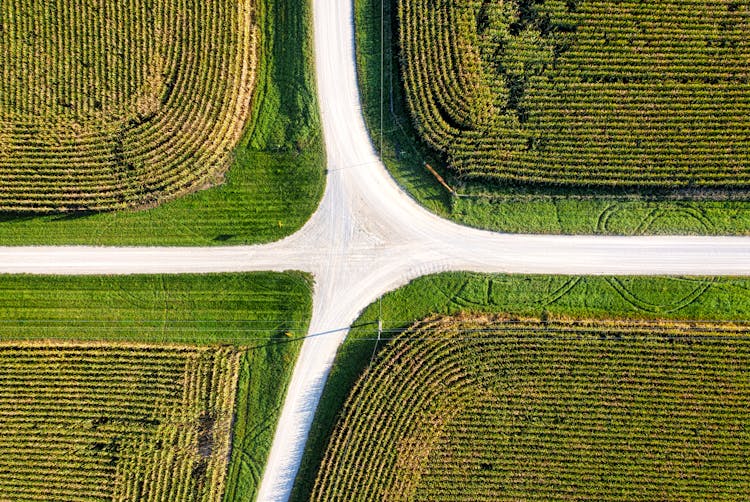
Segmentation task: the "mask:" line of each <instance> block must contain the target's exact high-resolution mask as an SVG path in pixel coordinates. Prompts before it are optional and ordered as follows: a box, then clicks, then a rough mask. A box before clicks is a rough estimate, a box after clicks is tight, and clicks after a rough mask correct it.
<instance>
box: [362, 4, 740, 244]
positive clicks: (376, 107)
mask: <svg viewBox="0 0 750 502" xmlns="http://www.w3.org/2000/svg"><path fill="white" fill-rule="evenodd" d="M381 6H382V13H383V16H382V19H383V24H382V26H381ZM354 17H355V27H356V34H355V37H356V46H357V70H358V78H359V85H360V93H361V100H362V110H363V113H364V116H365V122H366V123H367V127H368V130H369V131H370V135H371V137H372V139H373V144H374V145H375V146H376V148H377V149H378V150H380V154H381V157H382V159H383V162H384V163H385V165H386V167H387V168H388V170H389V171H390V173H391V175H392V176H393V177H394V178H395V179H396V181H397V182H398V183H399V184H400V185H401V186H402V187H403V188H404V189H405V190H406V191H407V192H409V193H410V194H411V195H412V197H414V198H415V199H416V200H417V201H418V202H419V203H420V204H422V205H423V206H425V207H426V208H428V209H429V210H431V211H433V212H434V213H436V214H438V215H439V216H442V217H444V218H449V219H451V220H454V221H456V222H458V223H463V224H466V225H470V226H473V227H478V228H485V229H490V230H497V231H502V232H512V233H542V234H613V235H642V234H665V235H666V234H696V235H727V234H730V235H748V234H750V202H746V201H743V200H731V199H732V198H739V199H741V198H745V199H746V198H747V194H739V193H738V194H734V195H730V194H722V193H713V192H709V191H707V192H705V193H703V194H691V195H690V197H691V198H687V197H686V194H681V193H673V192H659V191H653V190H652V191H622V192H614V191H609V192H608V191H602V190H593V189H588V190H584V189H581V188H576V189H566V188H560V187H540V186H533V185H508V184H505V185H500V184H492V183H479V182H466V181H461V180H458V179H457V178H456V177H455V176H453V174H452V173H451V172H448V171H447V170H446V169H445V166H444V165H443V163H442V161H441V159H440V158H439V157H438V156H436V155H435V154H434V152H432V151H430V150H429V149H428V148H427V147H426V146H425V145H424V143H422V142H421V141H420V140H419V136H418V134H417V133H416V131H415V130H414V128H413V127H412V122H411V118H410V117H409V113H408V110H407V108H406V105H405V101H404V95H403V88H402V85H401V82H400V76H399V59H398V58H399V55H398V47H397V43H398V37H397V32H396V26H395V17H396V1H395V0H382V3H381V0H355V1H354ZM381 33H382V34H383V35H384V36H382V37H381ZM381 43H382V47H383V49H384V50H383V51H382V54H383V58H382V59H381ZM381 63H382V64H381ZM381 70H382V75H381ZM381 79H382V80H381ZM381 81H382V86H381ZM381 89H382V91H383V92H382V93H381ZM381 111H382V114H381ZM381 117H382V124H381ZM381 131H382V134H381ZM425 162H427V163H429V164H430V165H431V166H433V167H434V168H435V169H436V170H437V171H438V173H439V174H440V175H441V176H443V177H444V178H445V179H446V180H447V181H448V183H449V184H450V185H451V186H452V187H453V188H454V189H456V190H457V191H458V192H459V193H461V194H463V196H462V197H455V196H451V195H450V194H449V193H448V192H447V190H445V189H444V188H443V187H442V186H441V185H440V184H439V183H438V182H437V180H436V179H435V178H434V177H433V176H432V175H431V174H430V173H429V172H428V171H427V170H426V169H425V168H424V163H425ZM723 199H727V200H723Z"/></svg>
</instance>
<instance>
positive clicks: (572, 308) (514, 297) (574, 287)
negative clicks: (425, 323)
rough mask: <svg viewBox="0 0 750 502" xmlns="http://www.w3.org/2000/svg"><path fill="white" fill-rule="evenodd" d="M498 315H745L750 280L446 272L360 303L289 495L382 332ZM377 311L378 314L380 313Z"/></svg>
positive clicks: (316, 455)
mask: <svg viewBox="0 0 750 502" xmlns="http://www.w3.org/2000/svg"><path fill="white" fill-rule="evenodd" d="M459 312H469V313H504V314H508V315H510V316H511V317H512V316H518V317H533V318H538V319H542V320H545V319H555V318H557V319H565V318H579V317H585V318H589V319H614V320H616V319H628V320H640V319H652V320H656V319H659V320H682V321H690V320H703V321H744V320H747V319H750V280H748V279H743V278H707V277H598V276H583V277H577V276H551V275H534V276H532V275H506V274H477V273H462V272H449V273H442V274H437V275H432V276H426V277H422V278H419V279H416V280H414V281H412V282H411V283H409V284H408V285H406V286H404V287H402V288H400V289H397V290H395V291H392V292H390V293H387V294H386V295H384V296H383V297H382V300H381V301H376V302H374V303H372V304H371V305H369V306H368V307H367V308H365V309H364V310H363V311H362V313H361V314H360V316H359V318H358V319H357V320H356V321H355V322H354V324H353V325H352V329H351V331H350V332H349V335H348V336H347V338H346V340H345V341H344V343H343V344H342V345H341V347H340V348H339V351H338V353H337V355H336V359H335V361H334V364H333V367H332V368H331V372H330V374H329V376H328V380H327V381H326V384H325V387H324V390H323V394H322V396H321V399H320V402H319V404H318V408H317V411H316V414H315V419H314V421H313V424H312V427H311V429H310V434H309V436H308V439H307V443H306V446H305V453H304V456H303V459H302V463H301V465H300V470H299V473H298V475H297V479H296V481H295V485H294V490H293V492H292V497H291V500H292V501H293V502H302V501H306V500H308V499H309V497H310V494H311V492H312V489H313V485H314V483H315V477H316V475H317V471H318V468H319V466H320V462H321V461H322V459H323V455H324V453H325V448H326V445H327V442H328V439H329V438H330V436H331V433H332V431H333V428H334V426H335V423H336V420H337V419H338V416H339V412H340V410H341V408H342V406H343V403H344V401H345V400H346V398H347V396H348V394H349V392H350V391H351V389H352V387H353V386H354V384H355V382H356V381H357V379H358V378H359V376H360V375H361V374H362V372H363V371H364V369H365V368H367V366H368V365H369V364H370V363H371V362H372V359H373V355H374V354H375V352H376V350H377V349H378V348H379V347H382V345H378V343H377V335H378V319H380V320H381V322H382V327H383V332H384V333H385V334H386V335H387V336H392V335H393V334H394V333H400V332H402V331H403V330H405V329H406V328H408V327H409V326H410V325H411V324H412V323H413V322H414V321H417V320H419V319H423V318H426V317H428V316H430V315H433V314H445V315H454V314H458V313H459ZM381 313H382V314H381Z"/></svg>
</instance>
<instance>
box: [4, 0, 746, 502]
mask: <svg viewBox="0 0 750 502" xmlns="http://www.w3.org/2000/svg"><path fill="white" fill-rule="evenodd" d="M352 19H353V17H352V2H351V0H314V22H315V51H316V71H317V83H318V92H319V102H320V106H321V116H322V123H323V129H324V138H325V143H326V151H327V158H328V175H327V186H326V191H325V194H324V196H323V199H322V201H321V204H320V206H319V208H318V210H317V211H316V213H315V214H314V215H313V216H312V217H311V219H310V220H309V221H308V222H307V224H306V225H305V226H304V227H303V228H302V229H301V230H300V231H298V232H297V233H295V234H294V235H291V236H289V237H287V238H285V239H283V240H281V241H278V242H275V243H271V244H265V245H258V246H234V247H210V248H200V247H195V248H173V247H172V248H147V247H146V248H114V247H5V248H0V272H2V273H35V274H42V273H43V274H130V273H188V272H189V273H199V272H237V271H256V270H276V271H283V270H302V271H306V272H310V273H312V274H313V275H314V277H315V290H314V298H313V315H312V319H311V322H310V328H309V333H310V334H319V333H329V334H327V335H326V336H315V337H308V338H307V339H306V340H305V342H304V344H303V347H302V349H301V352H300V355H299V359H298V361H297V363H296V366H295V370H294V373H293V376H292V380H291V382H290V386H289V390H288V393H287V397H286V400H285V403H284V407H283V409H282V413H281V418H280V420H279V424H278V426H277V430H276V433H275V438H274V442H273V445H272V448H271V453H270V456H269V459H268V464H267V466H266V469H265V472H264V476H263V480H262V483H261V486H260V492H259V495H258V500H261V501H283V500H287V499H288V497H289V494H290V491H291V488H292V484H293V482H294V477H295V475H296V472H297V469H298V467H299V463H300V460H301V456H302V452H303V449H304V444H305V440H306V437H307V434H308V431H309V429H310V425H311V423H312V419H313V416H314V413H315V408H316V405H317V403H318V400H319V398H320V395H321V392H322V390H323V385H324V383H325V379H326V376H327V374H328V371H329V369H330V367H331V365H332V363H333V359H334V357H335V354H336V350H337V348H338V346H339V344H340V343H341V341H342V340H343V339H344V337H345V336H346V334H347V332H348V326H349V325H350V324H351V323H352V322H353V321H354V320H355V318H356V317H357V315H358V314H359V312H361V310H362V309H363V308H364V307H366V306H367V305H368V304H370V303H371V302H372V301H374V300H376V299H377V298H378V297H379V296H381V295H382V294H384V293H386V292H388V291H391V290H393V289H395V288H397V287H399V286H401V285H404V284H406V283H407V282H409V281H410V280H412V279H414V278H416V277H419V276H422V275H425V274H430V273H435V272H441V271H448V270H464V271H477V272H510V273H556V274H643V275H654V274H681V275H750V238H743V237H604V236H533V235H508V234H498V233H492V232H487V231H481V230H476V229H471V228H467V227H463V226H460V225H457V224H455V223H452V222H449V221H446V220H443V219H441V218H439V217H437V216H435V215H434V214H432V213H430V212H428V211H427V210H425V209H424V208H422V207H420V206H419V205H418V204H417V203H416V202H414V201H413V200H412V199H411V198H410V197H409V196H408V195H407V194H405V193H404V192H403V191H402V190H401V189H400V188H399V187H398V186H397V185H396V183H395V182H394V181H393V179H392V178H391V177H390V175H389V174H388V172H387V171H386V169H385V167H384V166H383V165H382V163H381V162H380V160H379V159H378V157H377V155H376V153H375V151H374V149H373V146H372V144H371V140H370V138H369V135H368V134H367V131H366V128H365V124H364V120H363V117H362V113H361V109H360V103H359V94H358V88H357V80H356V73H355V71H356V70H355V59H354V57H355V56H354V33H353V21H352Z"/></svg>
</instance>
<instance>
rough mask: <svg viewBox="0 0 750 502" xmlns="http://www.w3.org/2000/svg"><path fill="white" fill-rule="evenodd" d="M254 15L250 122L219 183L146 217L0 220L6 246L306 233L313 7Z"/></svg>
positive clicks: (313, 134)
mask: <svg viewBox="0 0 750 502" xmlns="http://www.w3.org/2000/svg"><path fill="white" fill-rule="evenodd" d="M256 16H257V17H258V25H259V28H260V36H261V40H260V44H259V51H258V58H259V61H258V73H257V77H256V86H255V89H254V91H253V98H252V103H253V109H252V115H251V119H250V121H249V123H248V124H246V127H245V133H244V135H243V138H242V140H241V141H240V142H239V144H238V146H237V148H236V149H235V151H234V161H233V162H232V165H231V167H230V168H229V170H228V171H227V173H226V174H225V179H224V182H223V183H222V184H221V185H219V186H215V187H212V188H208V189H206V190H202V191H199V192H195V193H192V194H189V195H186V196H184V197H180V198H178V199H175V200H173V201H170V202H167V203H164V204H162V205H160V206H158V207H156V208H153V209H147V210H142V211H116V212H109V213H83V212H71V213H63V214H50V215H45V216H38V215H35V214H23V213H0V244H2V245H11V246H20V245H79V244H80V245H84V244H85V245H109V246H114V245H120V246H143V245H161V246H216V245H232V244H256V243H263V242H271V241H275V240H278V239H281V238H283V237H285V236H287V235H290V234H292V233H294V232H295V231H296V230H298V229H299V228H300V227H302V225H304V223H305V222H306V221H307V220H308V219H309V218H310V216H311V215H312V214H313V213H314V212H315V210H316V209H317V207H318V204H319V202H320V199H321V198H322V195H323V190H324V187H325V150H324V145H323V139H322V130H321V126H320V117H319V111H318V103H317V91H316V83H315V77H314V75H315V74H314V54H313V43H312V23H311V6H310V3H309V2H302V4H301V5H298V4H297V3H295V2H291V1H289V0H273V1H271V2H260V1H258V2H256Z"/></svg>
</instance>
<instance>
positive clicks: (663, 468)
mask: <svg viewBox="0 0 750 502" xmlns="http://www.w3.org/2000/svg"><path fill="white" fill-rule="evenodd" d="M749 364H750V337H748V336H747V332H746V327H740V326H733V325H717V324H700V323H670V324H667V323H656V322H641V323H628V322H609V321H578V322H567V321H566V322H557V321H555V322H538V321H532V320H523V321H511V320H508V319H507V318H501V317H477V318H472V317H459V318H450V317H438V318H431V319H427V320H426V321H423V322H420V323H417V324H416V325H414V326H413V327H412V328H410V329H409V330H407V331H406V332H404V333H402V334H400V335H398V336H397V337H396V338H395V339H393V340H392V341H391V342H390V343H388V344H387V346H386V347H384V348H383V349H382V350H381V352H380V353H379V355H378V358H377V361H376V362H375V363H374V364H373V365H372V366H371V367H370V368H369V369H368V370H367V371H366V373H365V374H364V375H362V377H361V378H360V380H359V381H358V383H357V384H356V385H355V387H354V389H353V390H352V392H351V394H350V395H349V397H348V399H347V401H346V404H345V406H344V409H343V410H342V413H341V415H340V417H339V421H338V423H337V426H336V428H335V431H334V433H333V436H332V437H331V439H330V441H329V444H328V447H327V450H326V454H325V459H324V461H323V463H322V466H321V469H320V471H319V472H318V477H317V480H316V484H315V489H314V493H313V499H314V500H326V501H329V500H391V501H393V500H431V501H436V500H467V501H468V500H471V501H478V500H487V501H490V500H501V499H502V500H521V499H523V500H528V499H537V500H582V499H586V500H633V499H639V500H654V499H660V500H665V499H670V500H671V499H675V500H686V499H692V500H706V499H715V498H722V499H732V500H742V499H747V498H748V497H750V491H748V490H749V487H750V475H749V474H748V471H747V469H746V468H745V466H746V463H747V456H748V454H749V453H750V429H748V427H747V424H748V423H750V411H749V410H748V407H747V403H748V402H749V401H750V379H748V370H747V368H748V366H749Z"/></svg>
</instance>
